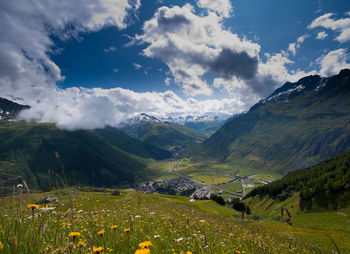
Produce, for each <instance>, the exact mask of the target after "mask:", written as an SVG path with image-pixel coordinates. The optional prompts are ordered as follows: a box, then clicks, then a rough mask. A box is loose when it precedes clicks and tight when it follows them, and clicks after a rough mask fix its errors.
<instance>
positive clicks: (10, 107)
mask: <svg viewBox="0 0 350 254" xmlns="http://www.w3.org/2000/svg"><path fill="white" fill-rule="evenodd" d="M29 108H30V106H28V105H21V104H18V103H15V102H13V101H10V100H7V99H5V98H1V97H0V119H4V120H12V119H14V118H16V116H17V114H18V113H19V112H21V111H22V110H25V109H29Z"/></svg>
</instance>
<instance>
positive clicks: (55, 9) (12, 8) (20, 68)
mask: <svg viewBox="0 0 350 254" xmlns="http://www.w3.org/2000/svg"><path fill="white" fill-rule="evenodd" d="M139 6H140V1H139V0H136V1H135V0H132V1H131V0H130V1H128V0H119V1H111V0H75V1H70V0H60V1H43V0H16V1H0V34H1V35H2V36H1V37H0V91H1V94H2V96H9V95H16V94H21V97H23V98H24V97H26V98H31V100H33V101H36V100H41V98H42V96H43V95H45V93H46V91H47V90H49V91H52V90H55V89H56V82H58V81H62V80H63V79H64V77H63V76H62V74H61V70H60V68H59V67H58V66H57V65H56V64H55V63H54V62H53V61H52V60H51V58H50V54H52V53H54V52H55V45H54V42H53V41H52V40H51V38H50V36H52V35H55V36H56V37H59V38H61V39H63V40H66V39H69V38H72V37H73V38H78V37H79V36H78V34H79V33H80V32H89V31H97V30H99V29H101V28H102V27H104V26H116V27H118V28H120V29H121V28H125V26H126V25H127V23H126V20H127V16H128V14H129V13H132V12H134V11H135V10H136V9H137V8H138V7H139Z"/></svg>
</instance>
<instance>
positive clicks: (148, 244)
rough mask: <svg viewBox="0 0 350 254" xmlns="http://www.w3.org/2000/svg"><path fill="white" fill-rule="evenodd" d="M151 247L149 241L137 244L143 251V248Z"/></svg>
mask: <svg viewBox="0 0 350 254" xmlns="http://www.w3.org/2000/svg"><path fill="white" fill-rule="evenodd" d="M151 245H152V242H151V241H145V242H143V243H140V244H139V247H140V248H141V249H145V248H148V247H149V246H151Z"/></svg>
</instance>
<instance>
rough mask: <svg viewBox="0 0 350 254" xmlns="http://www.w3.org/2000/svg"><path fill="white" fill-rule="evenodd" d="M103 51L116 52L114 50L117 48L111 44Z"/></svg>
mask: <svg viewBox="0 0 350 254" xmlns="http://www.w3.org/2000/svg"><path fill="white" fill-rule="evenodd" d="M103 51H104V52H106V53H109V52H114V51H117V48H116V47H114V46H110V47H108V48H105V49H104V50H103Z"/></svg>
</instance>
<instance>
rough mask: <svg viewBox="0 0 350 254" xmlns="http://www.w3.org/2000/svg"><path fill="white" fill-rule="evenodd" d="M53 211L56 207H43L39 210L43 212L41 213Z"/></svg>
mask: <svg viewBox="0 0 350 254" xmlns="http://www.w3.org/2000/svg"><path fill="white" fill-rule="evenodd" d="M53 209H56V207H41V208H39V210H41V211H50V210H53Z"/></svg>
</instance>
